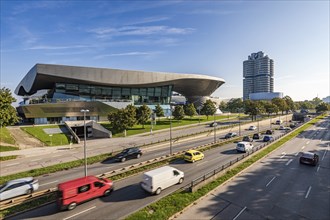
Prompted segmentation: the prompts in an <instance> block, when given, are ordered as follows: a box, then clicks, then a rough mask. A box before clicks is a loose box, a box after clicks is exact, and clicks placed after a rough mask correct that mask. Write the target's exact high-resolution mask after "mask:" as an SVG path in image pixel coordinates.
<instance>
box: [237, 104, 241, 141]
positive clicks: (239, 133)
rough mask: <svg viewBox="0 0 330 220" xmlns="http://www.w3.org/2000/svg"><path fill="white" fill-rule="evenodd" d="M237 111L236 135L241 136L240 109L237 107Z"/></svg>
mask: <svg viewBox="0 0 330 220" xmlns="http://www.w3.org/2000/svg"><path fill="white" fill-rule="evenodd" d="M237 111H238V136H241V109H237Z"/></svg>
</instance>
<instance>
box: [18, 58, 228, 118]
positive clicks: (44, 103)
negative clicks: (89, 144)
mask: <svg viewBox="0 0 330 220" xmlns="http://www.w3.org/2000/svg"><path fill="white" fill-rule="evenodd" d="M223 83H225V81H224V80H223V79H221V78H217V77H212V76H205V75H197V74H180V73H161V72H145V71H134V70H119V69H107V68H93V67H78V66H66V65H52V64H36V65H35V66H34V67H32V69H31V70H30V71H29V72H28V73H27V74H26V75H25V77H24V78H23V79H22V81H21V82H20V83H19V85H18V86H17V88H16V90H15V94H16V95H19V96H22V97H23V101H22V102H20V105H19V106H18V107H17V110H18V113H19V114H20V116H21V117H22V118H23V119H24V120H25V121H28V122H31V123H34V124H46V123H61V122H64V121H75V120H82V119H83V114H82V113H81V110H82V109H88V110H89V113H88V115H87V119H90V120H95V121H102V120H107V115H108V113H109V112H111V111H116V109H120V108H125V107H126V106H127V105H129V104H133V105H135V106H140V105H143V104H146V105H147V106H149V107H150V108H151V109H154V107H155V105H157V104H160V105H161V107H162V108H163V109H164V112H165V114H166V115H169V114H170V103H171V95H172V92H177V93H180V94H182V95H183V96H185V97H186V99H187V101H188V102H190V103H198V102H199V103H201V102H202V101H203V100H205V97H207V96H210V95H211V94H212V93H213V92H214V91H215V90H216V89H217V88H219V87H220V86H221V85H222V84H223Z"/></svg>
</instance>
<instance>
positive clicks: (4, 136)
mask: <svg viewBox="0 0 330 220" xmlns="http://www.w3.org/2000/svg"><path fill="white" fill-rule="evenodd" d="M0 142H1V143H7V144H15V139H14V138H13V137H12V136H11V135H10V132H9V131H8V129H7V128H6V127H0Z"/></svg>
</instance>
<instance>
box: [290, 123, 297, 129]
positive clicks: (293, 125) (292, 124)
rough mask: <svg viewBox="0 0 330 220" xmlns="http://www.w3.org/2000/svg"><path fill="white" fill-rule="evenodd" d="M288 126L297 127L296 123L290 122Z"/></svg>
mask: <svg viewBox="0 0 330 220" xmlns="http://www.w3.org/2000/svg"><path fill="white" fill-rule="evenodd" d="M289 127H290V128H295V127H297V124H296V123H291V124H290V126H289Z"/></svg>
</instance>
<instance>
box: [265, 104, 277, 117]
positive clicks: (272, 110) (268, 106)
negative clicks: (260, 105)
mask: <svg viewBox="0 0 330 220" xmlns="http://www.w3.org/2000/svg"><path fill="white" fill-rule="evenodd" d="M264 107H265V112H267V113H268V115H270V114H273V113H277V112H278V111H279V110H278V107H277V105H275V104H273V103H271V102H267V103H265V105H264Z"/></svg>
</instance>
